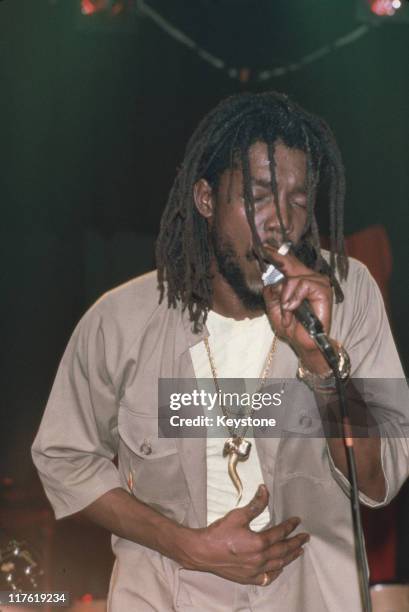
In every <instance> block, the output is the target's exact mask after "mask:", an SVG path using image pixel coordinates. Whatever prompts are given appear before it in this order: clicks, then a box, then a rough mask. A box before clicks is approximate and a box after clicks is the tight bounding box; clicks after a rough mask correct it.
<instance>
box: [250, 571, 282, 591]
mask: <svg viewBox="0 0 409 612" xmlns="http://www.w3.org/2000/svg"><path fill="white" fill-rule="evenodd" d="M282 571H283V570H277V571H270V572H263V573H262V574H260V575H258V576H257V577H256V579H255V580H254V582H253V584H257V585H258V586H262V587H266V586H268V585H269V584H271V583H272V582H273V580H276V578H278V577H279V575H280V574H281V573H282Z"/></svg>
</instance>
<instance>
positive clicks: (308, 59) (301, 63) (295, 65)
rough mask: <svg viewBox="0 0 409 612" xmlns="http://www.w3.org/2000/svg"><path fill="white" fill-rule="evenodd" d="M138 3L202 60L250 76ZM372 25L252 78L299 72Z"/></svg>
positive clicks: (143, 12)
mask: <svg viewBox="0 0 409 612" xmlns="http://www.w3.org/2000/svg"><path fill="white" fill-rule="evenodd" d="M137 7H138V10H139V12H140V14H141V15H145V16H146V17H149V18H150V19H151V20H152V21H153V22H154V23H155V24H156V25H157V26H158V27H159V28H161V29H162V30H163V31H164V32H166V33H167V34H168V35H169V36H171V37H172V38H173V39H174V40H177V41H178V42H179V43H181V44H182V45H184V46H185V47H188V48H189V49H191V50H192V51H193V52H194V53H196V55H198V56H199V57H200V58H201V59H202V60H204V61H205V62H207V63H208V64H210V65H211V66H213V67H214V68H217V69H218V70H223V71H224V72H225V73H226V74H227V75H228V76H229V77H230V78H231V79H237V80H240V81H243V80H248V77H249V72H250V71H249V69H244V68H236V67H229V66H228V65H227V64H226V62H225V61H224V60H223V59H221V58H220V57H217V56H216V55H213V54H212V53H210V52H209V51H207V50H206V49H204V48H203V47H201V46H200V45H198V44H197V43H196V42H195V41H194V40H193V39H192V38H190V37H189V36H187V35H186V34H185V33H184V32H182V31H181V30H180V29H179V28H177V27H176V26H174V25H173V24H172V23H170V22H169V21H168V20H167V19H165V18H164V17H162V15H160V14H159V13H158V12H157V11H156V10H155V9H154V8H152V7H151V6H149V5H148V4H147V3H146V2H145V0H137ZM370 27H371V26H370V25H361V26H359V27H357V28H355V29H354V30H352V31H351V32H349V33H348V34H346V35H344V36H340V37H339V38H337V39H336V40H335V41H333V42H331V43H329V44H326V45H323V46H322V47H319V48H318V49H316V50H315V51H313V52H311V53H308V54H307V55H304V56H303V57H302V58H301V59H299V60H298V61H297V62H291V63H288V64H283V65H282V66H275V67H272V68H270V69H264V70H259V71H256V72H254V73H253V74H252V79H253V80H255V81H267V80H269V79H272V78H275V77H281V76H284V75H285V74H288V73H290V72H296V71H297V70H301V69H302V68H304V67H305V66H308V65H310V64H312V63H314V62H316V61H317V60H319V59H321V58H323V57H325V56H326V55H329V54H330V53H331V52H333V51H335V50H337V49H339V48H341V47H345V46H347V45H350V44H351V43H354V42H355V41H357V40H358V39H359V38H361V37H362V36H364V35H365V34H367V32H368V31H369V30H370Z"/></svg>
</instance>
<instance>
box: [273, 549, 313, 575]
mask: <svg viewBox="0 0 409 612" xmlns="http://www.w3.org/2000/svg"><path fill="white" fill-rule="evenodd" d="M303 554H304V549H303V548H301V547H299V548H297V549H296V550H293V551H292V552H291V553H289V554H288V555H286V556H285V557H283V558H282V559H272V560H271V561H269V562H268V563H266V564H265V565H264V567H263V569H264V571H265V572H267V573H269V572H277V571H283V569H284V568H285V567H286V565H290V563H292V562H293V561H296V560H297V559H299V558H300V557H301V556H302V555H303Z"/></svg>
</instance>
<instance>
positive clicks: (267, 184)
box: [251, 178, 308, 194]
mask: <svg viewBox="0 0 409 612" xmlns="http://www.w3.org/2000/svg"><path fill="white" fill-rule="evenodd" d="M251 184H252V185H253V186H254V187H264V189H271V181H269V180H266V179H262V178H252V179H251ZM307 191H308V190H307V183H306V182H305V183H303V184H302V185H300V186H296V187H295V189H294V190H293V193H301V194H306V193H307Z"/></svg>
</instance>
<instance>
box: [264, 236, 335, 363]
mask: <svg viewBox="0 0 409 612" xmlns="http://www.w3.org/2000/svg"><path fill="white" fill-rule="evenodd" d="M291 246H292V245H291V242H284V243H283V244H282V245H281V246H280V248H279V249H278V253H279V254H280V255H287V253H288V252H289V250H290V249H291ZM261 280H262V281H263V285H264V286H265V287H268V286H273V287H274V286H275V285H279V284H280V283H282V282H283V281H284V280H285V275H284V274H283V273H282V272H281V271H280V270H278V268H276V267H275V266H274V265H273V264H271V263H270V264H269V265H268V267H267V269H266V271H265V272H264V273H263V274H262V275H261ZM293 312H294V316H295V318H296V319H297V321H299V323H301V325H302V326H303V327H304V329H305V330H306V331H307V333H308V335H309V336H310V338H312V339H313V340H314V342H315V344H316V345H317V347H318V348H319V350H320V351H321V353H322V354H323V355H324V357H325V359H326V360H327V362H328V364H329V366H330V367H331V369H332V370H335V371H336V372H337V371H338V355H337V354H336V352H335V350H334V348H333V346H332V345H331V343H330V341H329V339H328V336H327V335H326V334H325V333H324V328H323V326H322V323H321V321H320V320H319V318H318V317H317V316H316V314H315V313H314V312H313V310H312V308H311V305H310V303H309V302H308V300H303V301H302V302H301V304H300V305H299V306H297V308H296V309H295V310H294V311H293Z"/></svg>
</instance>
